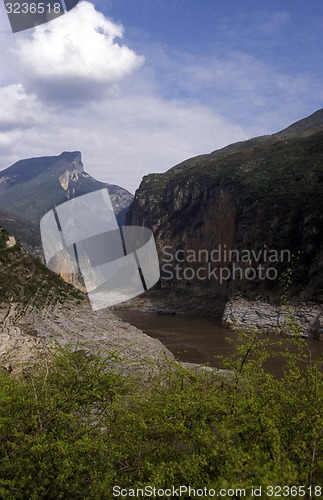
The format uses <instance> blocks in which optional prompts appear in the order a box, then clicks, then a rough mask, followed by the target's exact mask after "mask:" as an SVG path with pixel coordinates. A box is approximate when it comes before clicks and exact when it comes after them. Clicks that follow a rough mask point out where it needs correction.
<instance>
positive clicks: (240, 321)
mask: <svg viewBox="0 0 323 500" xmlns="http://www.w3.org/2000/svg"><path fill="white" fill-rule="evenodd" d="M322 319H323V308H322V307H320V306H319V305H317V304H311V305H310V304H297V306H287V307H286V306H285V307H284V306H282V305H276V306H274V305H271V304H268V302H264V301H262V300H254V301H249V300H245V299H242V298H235V299H231V300H230V301H228V302H227V304H226V306H225V310H224V314H223V326H226V327H228V328H231V329H235V328H237V327H238V328H243V329H244V330H245V331H250V330H252V329H254V328H257V329H258V330H260V331H262V332H266V333H274V334H288V333H290V332H291V328H290V322H291V321H292V323H293V325H294V327H295V328H296V329H297V331H298V332H299V333H300V334H301V335H302V336H304V337H308V338H313V339H315V340H320V337H321V335H322V334H323V323H322Z"/></svg>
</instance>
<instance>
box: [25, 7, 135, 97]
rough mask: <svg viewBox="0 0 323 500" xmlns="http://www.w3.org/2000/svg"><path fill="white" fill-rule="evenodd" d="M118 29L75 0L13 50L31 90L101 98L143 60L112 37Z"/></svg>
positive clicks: (117, 35)
mask: <svg viewBox="0 0 323 500" xmlns="http://www.w3.org/2000/svg"><path fill="white" fill-rule="evenodd" d="M122 36H123V28H122V26H120V25H119V24H116V23H114V22H112V21H110V20H109V19H107V18H106V17H105V16H104V15H103V14H101V13H100V12H98V11H96V10H95V7H94V5H93V4H91V3H90V2H87V1H83V2H80V3H79V4H78V5H77V6H76V7H75V8H74V9H73V10H72V11H70V12H69V13H68V14H66V15H65V16H61V17H60V18H58V19H56V20H54V21H52V22H51V23H49V24H45V25H41V26H38V27H37V28H35V30H34V31H33V32H32V36H31V39H20V40H19V41H18V44H17V47H16V49H15V52H16V55H18V57H19V60H20V62H21V64H22V66H23V68H24V70H25V75H26V77H27V82H28V83H29V85H30V86H31V88H32V89H36V90H37V92H39V94H40V95H42V96H43V97H46V99H48V100H53V101H58V102H59V101H62V102H64V104H68V103H69V102H70V103H72V102H73V101H84V100H87V99H90V100H91V99H99V98H103V97H104V96H105V95H106V93H107V92H109V91H111V89H113V88H114V86H115V84H117V83H118V82H119V81H120V80H122V79H123V78H124V77H126V76H127V75H129V74H130V73H131V72H133V71H134V70H136V69H137V68H139V67H140V66H141V65H142V64H143V61H144V60H143V57H141V56H139V55H137V54H136V53H135V52H134V51H133V50H131V49H130V48H128V47H127V46H125V45H121V44H120V43H118V42H117V41H116V39H120V38H122Z"/></svg>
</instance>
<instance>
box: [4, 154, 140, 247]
mask: <svg viewBox="0 0 323 500" xmlns="http://www.w3.org/2000/svg"><path fill="white" fill-rule="evenodd" d="M102 188H107V189H108V191H109V194H110V198H111V201H112V204H113V207H114V210H115V213H116V215H117V219H118V220H119V222H120V223H122V222H123V220H124V216H125V211H126V209H127V207H128V205H129V203H130V202H131V201H132V199H133V196H132V195H131V194H130V193H129V192H128V191H127V190H125V189H123V188H121V187H119V186H116V185H113V184H106V183H103V182H99V181H97V180H96V179H94V178H93V177H91V176H90V175H89V174H88V173H87V172H85V171H84V168H83V163H82V157H81V153H80V152H79V151H74V152H63V153H62V154H60V155H59V156H48V157H40V158H29V159H24V160H20V161H18V162H17V163H15V164H14V165H12V166H10V167H9V168H6V169H5V170H3V171H2V172H0V225H1V226H3V227H4V228H5V229H7V230H8V231H10V232H11V233H12V234H14V235H15V236H17V237H18V238H19V239H20V240H21V241H22V242H23V243H24V244H25V246H26V248H28V249H29V250H33V249H34V250H35V249H36V250H37V249H38V248H39V247H40V234H39V222H40V219H41V218H42V216H43V215H44V214H45V213H46V212H48V211H49V210H50V209H52V208H53V207H54V206H57V205H59V204H61V203H63V202H64V201H67V200H68V199H70V198H74V197H77V196H81V195H82V194H86V193H90V192H91V191H96V190H98V189H102ZM36 253H37V252H36Z"/></svg>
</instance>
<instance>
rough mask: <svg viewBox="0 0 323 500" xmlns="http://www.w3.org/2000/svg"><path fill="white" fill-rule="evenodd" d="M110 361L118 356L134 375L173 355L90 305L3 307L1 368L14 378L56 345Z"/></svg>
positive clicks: (1, 320) (111, 315)
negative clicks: (41, 307) (114, 356)
mask: <svg viewBox="0 0 323 500" xmlns="http://www.w3.org/2000/svg"><path fill="white" fill-rule="evenodd" d="M57 345H61V346H69V347H70V348H71V349H77V350H84V351H85V352H87V353H99V354H100V355H102V356H103V357H104V356H107V355H110V354H111V353H114V354H116V355H117V356H118V357H120V358H121V360H123V361H124V362H125V363H127V364H128V365H129V370H130V371H133V370H140V371H142V372H145V373H146V372H147V373H148V372H149V370H150V369H151V368H152V365H153V364H155V365H156V366H157V365H159V366H162V365H163V363H164V362H165V360H167V359H168V360H172V359H173V355H172V354H171V353H170V352H169V351H168V350H167V349H166V348H165V347H164V346H163V345H162V344H161V342H159V340H157V339H153V338H151V337H149V336H148V335H145V334H144V333H143V332H141V331H140V330H138V329H137V328H135V327H134V326H132V325H129V324H128V323H124V322H123V321H121V320H120V319H119V318H118V317H117V316H115V315H114V314H113V313H112V312H110V311H109V310H108V309H104V310H102V311H99V312H96V313H94V312H93V311H92V310H91V308H90V305H89V304H87V305H84V304H82V305H81V306H80V305H77V304H75V303H73V302H68V303H66V304H64V305H56V306H50V307H45V308H43V309H42V310H37V309H35V308H28V307H27V308H22V307H21V305H20V304H18V303H11V304H2V305H0V366H2V367H9V366H10V367H11V370H10V371H12V372H13V373H14V374H16V373H19V372H21V371H23V370H26V369H29V368H30V367H32V366H33V365H34V364H35V363H37V362H39V360H40V358H41V357H42V356H43V355H46V353H48V351H49V350H51V349H55V346H57Z"/></svg>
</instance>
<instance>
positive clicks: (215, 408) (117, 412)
mask: <svg viewBox="0 0 323 500" xmlns="http://www.w3.org/2000/svg"><path fill="white" fill-rule="evenodd" d="M295 342H296V343H297V344H298V346H299V352H298V354H297V355H294V354H293V355H292V354H290V353H288V354H286V367H285V371H284V375H283V376H282V377H280V378H275V377H273V376H272V375H271V374H270V373H268V372H266V370H265V369H264V368H263V364H264V361H265V358H266V356H267V354H266V352H267V350H266V346H265V345H263V344H264V343H265V341H263V340H260V338H259V336H258V335H257V334H250V335H246V334H242V335H241V338H240V342H239V343H238V345H237V346H236V354H235V355H234V356H233V357H232V358H230V359H227V360H224V365H226V366H227V367H229V368H230V369H231V371H230V372H226V373H222V374H219V373H218V374H217V373H214V372H211V371H209V370H201V372H200V373H194V374H193V373H192V372H188V371H186V370H184V369H181V368H178V367H177V368H175V366H174V365H169V366H168V368H166V369H164V370H163V372H162V374H161V375H160V376H159V377H156V376H155V377H154V378H152V379H151V380H148V381H147V380H145V381H144V382H143V381H142V380H139V379H138V378H137V379H136V378H131V377H129V376H125V375H123V374H116V373H115V372H113V371H112V370H111V369H110V368H109V365H110V366H111V363H110V361H111V360H105V361H104V360H102V359H101V358H100V357H99V356H86V355H84V353H83V354H82V352H81V351H79V352H76V353H70V352H68V351H65V350H63V351H61V352H60V353H59V354H57V355H56V357H55V359H54V361H53V362H52V363H51V364H50V365H49V366H46V365H45V366H44V368H43V369H41V370H38V372H37V373H35V374H33V375H30V374H29V375H28V376H25V378H24V380H22V379H20V380H18V379H15V378H13V377H12V376H10V375H9V374H8V373H7V372H5V371H3V372H1V374H0V498H4V499H8V500H10V499H14V500H19V499H38V498H44V499H48V500H49V499H60V498H62V499H67V498H68V499H91V500H92V499H101V498H102V499H105V498H106V499H109V498H112V486H113V485H115V484H116V485H121V486H123V487H130V488H133V487H140V486H143V485H146V484H151V485H152V486H155V487H158V488H165V487H169V486H170V485H175V486H176V485H181V484H187V485H188V484H190V485H191V486H192V487H194V486H195V487H201V485H202V486H203V487H204V486H208V487H209V488H242V487H246V488H247V487H250V486H251V485H259V486H260V485H262V486H264V487H265V486H267V485H273V484H280V485H283V484H285V485H307V486H309V485H317V484H320V479H321V478H322V476H323V443H322V429H323V379H322V371H321V368H322V364H321V362H320V361H315V362H314V361H312V360H311V357H310V355H309V354H308V352H307V350H306V348H304V346H305V344H304V345H303V341H302V340H301V339H297V340H295ZM282 349H283V348H282ZM143 384H144V390H143Z"/></svg>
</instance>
